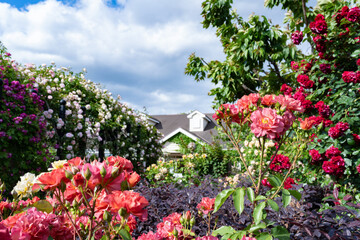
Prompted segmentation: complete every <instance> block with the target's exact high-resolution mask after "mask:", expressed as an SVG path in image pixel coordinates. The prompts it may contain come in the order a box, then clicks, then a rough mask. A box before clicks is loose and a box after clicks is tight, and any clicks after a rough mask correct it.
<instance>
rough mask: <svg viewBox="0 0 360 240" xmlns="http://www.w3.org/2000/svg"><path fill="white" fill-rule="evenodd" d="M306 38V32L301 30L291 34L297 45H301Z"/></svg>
mask: <svg viewBox="0 0 360 240" xmlns="http://www.w3.org/2000/svg"><path fill="white" fill-rule="evenodd" d="M303 38H304V34H303V33H302V32H301V31H295V32H293V33H292V34H291V40H292V42H293V43H294V44H295V45H299V44H300V43H301V41H302V40H303Z"/></svg>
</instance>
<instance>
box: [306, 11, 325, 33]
mask: <svg viewBox="0 0 360 240" xmlns="http://www.w3.org/2000/svg"><path fill="white" fill-rule="evenodd" d="M309 28H310V30H311V31H312V32H313V33H315V34H324V33H326V32H327V23H326V21H325V17H324V15H322V14H318V15H317V16H316V17H315V20H314V22H311V23H310V25H309Z"/></svg>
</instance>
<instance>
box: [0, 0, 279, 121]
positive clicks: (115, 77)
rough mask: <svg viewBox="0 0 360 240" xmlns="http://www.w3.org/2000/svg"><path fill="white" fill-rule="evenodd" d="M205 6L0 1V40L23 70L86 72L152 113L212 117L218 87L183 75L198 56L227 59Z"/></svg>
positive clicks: (261, 11)
mask: <svg viewBox="0 0 360 240" xmlns="http://www.w3.org/2000/svg"><path fill="white" fill-rule="evenodd" d="M202 2H203V0H62V1H60V0H42V1H40V0H23V1H22V0H0V16H1V18H0V41H1V42H2V43H3V44H4V45H5V47H6V48H7V49H8V51H9V52H10V53H11V54H12V57H13V59H15V60H16V61H17V62H19V63H21V64H26V63H35V64H38V65H40V64H43V63H45V64H50V63H51V62H52V61H54V62H55V63H56V65H57V67H70V68H71V69H72V70H73V71H74V72H79V71H81V70H82V69H83V68H86V69H87V73H86V78H87V79H89V80H91V81H93V82H96V83H100V84H101V86H102V87H103V88H104V89H108V90H109V91H110V92H112V94H113V96H114V97H116V96H117V95H120V96H121V99H122V100H121V101H122V102H124V103H126V104H128V105H129V106H131V107H133V108H135V109H137V110H139V111H144V108H145V109H146V111H145V112H146V113H148V114H150V115H157V114H178V113H189V112H191V111H192V110H199V111H201V112H204V113H205V112H206V113H209V112H213V110H212V107H211V106H212V101H213V97H212V96H208V92H209V91H210V89H212V88H214V87H215V86H214V85H213V84H212V83H211V81H210V80H207V81H202V82H195V80H194V79H193V77H191V76H186V75H185V74H184V71H185V67H186V63H187V61H188V57H189V56H190V54H191V53H193V52H195V53H196V55H198V56H200V57H203V58H204V59H205V60H207V61H211V60H220V61H221V60H224V55H223V53H222V48H221V44H220V42H219V39H218V38H217V37H216V35H215V30H214V29H203V28H202V25H201V21H202V17H201V15H200V13H201V3H202ZM234 2H235V4H234V8H236V9H237V12H238V13H239V15H240V16H242V17H244V18H245V19H247V18H248V16H249V15H250V14H252V13H255V14H258V15H265V16H267V17H268V18H270V19H272V22H273V23H277V24H281V23H282V20H283V18H284V14H285V12H284V11H282V10H281V9H280V8H276V9H272V10H269V9H265V8H264V6H263V5H264V2H263V0H252V1H248V0H234Z"/></svg>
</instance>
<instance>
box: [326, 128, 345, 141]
mask: <svg viewBox="0 0 360 240" xmlns="http://www.w3.org/2000/svg"><path fill="white" fill-rule="evenodd" d="M342 134H343V133H342V132H341V131H340V130H339V129H338V128H337V127H331V128H330V129H329V131H328V135H329V136H330V137H331V138H333V139H337V138H339V137H341V136H342Z"/></svg>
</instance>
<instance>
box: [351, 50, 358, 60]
mask: <svg viewBox="0 0 360 240" xmlns="http://www.w3.org/2000/svg"><path fill="white" fill-rule="evenodd" d="M359 54H360V49H356V50H355V51H354V52H353V53H352V54H351V56H352V57H356V58H357V57H359Z"/></svg>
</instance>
